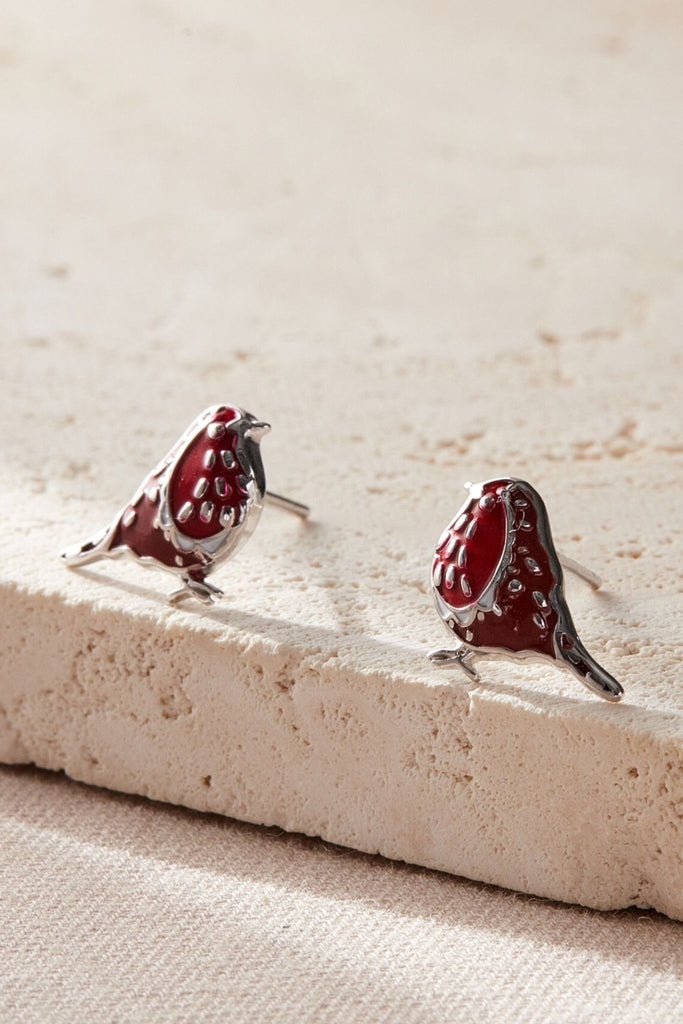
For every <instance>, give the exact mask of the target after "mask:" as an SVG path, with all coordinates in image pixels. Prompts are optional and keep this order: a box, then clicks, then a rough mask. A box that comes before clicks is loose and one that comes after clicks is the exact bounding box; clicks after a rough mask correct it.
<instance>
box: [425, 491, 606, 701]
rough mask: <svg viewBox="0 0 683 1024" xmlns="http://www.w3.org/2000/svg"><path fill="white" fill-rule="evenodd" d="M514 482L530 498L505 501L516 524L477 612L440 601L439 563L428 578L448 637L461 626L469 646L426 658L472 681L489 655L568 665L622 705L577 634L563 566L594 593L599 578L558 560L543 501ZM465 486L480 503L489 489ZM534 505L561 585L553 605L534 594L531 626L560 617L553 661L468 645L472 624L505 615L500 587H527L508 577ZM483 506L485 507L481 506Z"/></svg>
mask: <svg viewBox="0 0 683 1024" xmlns="http://www.w3.org/2000/svg"><path fill="white" fill-rule="evenodd" d="M512 482H513V483H515V484H519V485H522V486H524V487H525V488H526V489H527V490H526V491H525V493H528V494H529V500H526V499H525V498H517V499H515V501H514V507H513V505H512V502H511V501H510V500H509V499H507V498H506V501H507V504H508V508H509V510H510V513H511V514H509V516H508V522H509V523H514V524H515V525H514V527H513V528H511V529H509V531H508V536H507V540H506V543H505V548H504V550H503V553H502V555H501V557H500V561H499V563H498V566H497V568H496V570H495V572H494V574H493V577H492V579H491V581H490V583H489V584H488V585H487V587H486V590H485V591H484V593H483V594H482V595H481V597H480V598H479V600H478V601H477V603H476V605H475V606H474V607H473V606H467V607H466V608H464V609H459V608H454V607H451V606H450V605H448V604H447V603H446V602H445V601H444V600H443V599H442V597H441V595H440V593H439V592H438V587H439V586H440V584H441V576H442V571H443V567H442V565H441V563H439V568H440V569H441V572H439V573H437V572H434V573H430V576H431V579H430V585H431V590H432V595H433V598H434V601H435V604H436V608H437V611H438V613H439V616H440V617H441V619H442V621H443V623H444V625H445V626H446V628H447V629H448V630H449V632H453V631H454V629H455V627H456V624H457V626H458V627H459V628H460V629H461V630H463V631H464V633H465V637H466V639H465V641H463V640H460V646H459V647H457V648H456V649H455V650H436V651H432V652H430V653H429V655H428V657H429V659H430V660H431V661H433V662H434V663H435V664H437V665H450V664H455V665H458V667H460V668H462V669H463V670H464V671H465V672H466V673H467V674H468V675H469V676H470V677H471V678H473V679H479V676H478V674H477V673H476V671H475V670H474V668H473V667H472V666H471V664H470V663H469V661H470V659H472V658H474V657H479V656H487V657H494V658H501V657H504V658H514V659H518V660H520V661H526V660H538V659H540V660H544V661H551V662H553V663H555V664H558V663H559V664H560V665H562V664H564V665H565V666H566V667H567V668H569V669H570V670H571V671H572V672H573V673H574V674H575V675H576V676H577V677H578V678H579V679H580V680H581V681H582V682H583V683H584V684H585V685H586V686H588V687H589V688H590V689H591V690H592V691H593V692H594V693H597V694H598V695H599V696H601V697H603V698H604V699H605V700H608V701H612V702H616V701H619V700H621V697H622V695H623V688H622V687H621V685H620V684H619V683H618V682H617V681H616V680H615V679H614V678H613V677H612V676H611V675H610V674H609V673H608V672H607V671H606V670H605V669H603V668H602V666H601V665H599V664H598V663H597V662H596V661H595V659H594V658H593V657H592V656H591V655H590V654H589V653H588V651H587V650H586V649H585V647H584V646H583V644H582V642H581V641H580V639H579V637H578V635H577V632H576V628H575V626H574V623H573V621H572V619H571V615H570V613H569V608H568V606H567V604H566V601H565V599H564V591H563V574H562V566H564V567H565V568H566V569H568V570H569V571H571V572H574V573H576V575H578V576H580V577H581V578H582V579H584V580H585V581H586V582H587V583H589V584H590V585H591V586H592V587H593V588H595V589H598V588H599V587H600V585H601V580H600V577H599V576H597V575H596V574H595V573H593V572H591V570H589V569H586V568H585V567H584V566H582V565H581V564H580V563H578V562H576V561H575V560H574V559H572V558H567V557H566V556H564V555H563V556H560V555H558V553H557V552H556V550H555V547H554V544H553V541H552V538H551V536H550V532H549V524H548V518H547V512H546V510H545V506H544V504H543V502H542V500H541V498H540V495H538V494H537V492H536V491H535V490H534V489H533V488H532V487H531V486H530V485H528V484H525V482H524V481H519V480H513V481H512ZM465 486H466V488H467V489H468V490H469V491H470V496H471V498H474V499H476V498H477V497H485V496H482V491H483V488H484V487H485V486H486V485H485V484H480V485H473V484H466V485H465ZM530 504H532V505H533V506H534V511H535V512H536V517H537V523H538V530H539V535H540V540H541V543H542V545H543V548H544V550H545V552H546V553H547V555H548V558H549V562H550V566H551V570H552V573H553V577H554V578H555V579H556V580H557V583H556V586H555V587H554V589H553V592H552V593H551V594H550V595H549V598H550V603H549V600H548V599H547V598H546V595H544V594H542V593H541V592H540V591H534V593H533V597H534V601H535V603H536V605H537V606H538V607H539V611H538V612H536V613H535V614H534V615H533V621H534V623H535V625H536V626H537V627H538V628H539V629H543V628H545V626H546V623H545V619H544V617H543V614H542V612H544V611H549V610H550V606H551V604H552V607H553V608H554V610H555V613H556V615H557V625H556V627H555V632H554V648H555V657H554V658H549V657H548V656H547V655H545V654H543V653H540V652H538V651H535V650H530V651H518V650H510V649H507V648H501V647H484V646H470V644H469V642H468V641H471V640H472V639H473V636H474V634H473V633H472V632H471V631H470V630H468V629H467V627H468V626H469V625H470V624H471V623H472V622H474V620H475V619H478V620H479V621H483V618H484V617H485V615H486V614H487V613H489V612H493V614H495V615H496V616H499V617H500V616H501V615H502V614H503V612H502V609H501V608H500V606H499V605H498V604H497V603H496V601H495V595H496V593H497V591H498V588H499V586H500V585H501V583H502V582H503V581H504V580H505V579H508V582H507V587H508V589H509V590H510V591H511V592H513V593H514V592H520V591H521V590H522V589H523V587H524V584H523V583H522V582H521V581H520V580H518V579H517V578H516V576H515V575H513V576H511V577H510V575H509V573H510V571H512V572H515V569H514V567H512V566H511V565H510V561H511V557H512V545H513V541H515V539H516V536H517V534H518V532H519V531H529V530H532V529H533V525H532V523H531V522H528V521H527V520H526V518H525V514H524V510H525V509H526V508H528V507H529V506H530ZM482 507H487V506H485V505H482ZM468 518H469V515H468V513H467V511H463V513H462V514H461V515H460V516H458V518H457V520H456V521H455V523H453V524H452V526H450V527H449V528H448V529H447V530H445V531H444V533H443V534H442V535H441V537H440V539H439V544H438V545H437V549H436V550H437V552H438V551H440V550H443V548H444V546H445V545H446V543H447V542H448V539H449V537H450V535H451V533H450V531H451V530H458V529H462V527H463V526H464V525H465V523H466V522H467V520H468ZM473 528H476V522H475V521H472V522H471V523H470V524H469V526H468V527H467V528H466V531H465V533H466V536H467V537H472V535H473V533H474V529H473ZM518 550H519V552H520V553H522V552H524V550H525V549H524V547H520V548H519V549H518ZM463 552H464V549H462V550H461V552H460V554H462V553H463ZM458 561H459V558H458ZM525 564H526V567H527V568H528V569H529V571H530V572H532V573H533V574H540V573H541V570H540V567H539V566H538V564H537V563H536V562H535V560H534V559H533V558H531V557H526V558H525ZM460 567H462V566H460ZM452 568H453V565H452V563H451V565H449V566H448V568H447V569H446V586H449V570H450V569H452ZM453 583H454V579H453V577H451V579H450V587H449V589H450V588H451V587H452V586H453ZM466 583H467V588H468V589H467V590H466V589H465V584H466ZM461 585H462V587H463V593H464V594H465V596H466V597H469V596H470V594H471V588H470V587H469V583H468V582H467V580H466V577H461ZM468 591H469V592H468ZM560 638H563V639H564V640H565V641H567V642H568V643H569V646H567V644H566V643H565V644H561V643H560ZM458 639H460V637H458Z"/></svg>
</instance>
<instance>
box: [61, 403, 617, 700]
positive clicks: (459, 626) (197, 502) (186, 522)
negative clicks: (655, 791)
mask: <svg viewBox="0 0 683 1024" xmlns="http://www.w3.org/2000/svg"><path fill="white" fill-rule="evenodd" d="M268 430H270V425H269V424H268V423H264V422H263V421H262V420H258V419H256V417H255V416H252V415H251V413H248V412H245V411H244V410H243V409H240V408H237V407H236V406H227V405H216V406H212V407H211V408H209V409H206V410H205V411H204V412H203V413H201V415H200V416H198V417H197V419H195V420H194V421H193V423H191V424H190V426H189V427H188V429H187V430H186V431H185V433H184V434H183V435H182V437H181V438H180V439H179V440H178V441H177V442H176V444H175V445H173V447H172V448H171V450H170V451H169V452H168V454H167V455H166V456H165V458H164V459H162V461H161V462H160V463H159V464H158V466H156V468H155V469H153V470H152V472H151V473H150V474H149V476H147V477H146V479H145V480H144V481H143V483H142V484H141V486H140V487H139V488H138V490H137V492H136V493H135V495H134V496H133V498H132V500H131V501H130V502H129V503H128V504H127V505H125V506H124V507H123V508H122V509H121V511H120V512H119V513H118V514H117V515H116V516H115V517H114V519H113V521H112V522H111V524H110V525H109V526H108V527H107V528H106V529H104V530H102V531H101V532H100V533H98V534H96V535H95V536H94V537H92V538H90V539H89V540H87V541H86V542H85V543H84V544H81V545H78V546H76V547H73V548H67V549H66V550H65V551H64V552H62V555H61V557H62V560H63V561H64V563H65V564H66V565H67V566H69V567H77V566H82V565H85V564H87V563H88V562H93V561H95V560H97V559H100V558H105V557H109V558H113V557H116V556H118V555H123V554H128V555H131V556H133V557H135V558H137V559H138V560H139V561H141V562H142V563H143V564H147V565H161V566H162V567H164V568H166V569H168V570H170V571H171V572H174V573H175V574H176V575H177V576H179V578H180V580H181V582H182V587H181V588H180V589H179V590H176V591H174V592H173V593H172V594H171V597H170V600H171V601H172V602H178V601H180V600H183V599H184V598H186V597H195V598H197V599H198V600H200V601H202V602H204V603H207V604H210V603H211V602H213V601H214V600H215V599H216V598H219V597H221V596H222V592H221V591H220V590H219V589H218V588H217V587H214V586H213V585H212V584H211V583H209V582H208V580H207V576H208V575H209V573H210V572H212V571H213V569H214V568H215V566H216V565H217V564H218V563H219V562H222V561H224V560H225V559H226V558H228V557H229V556H230V555H232V554H234V552H235V550H236V549H237V547H238V545H240V544H241V543H243V542H244V541H245V540H246V539H247V537H249V536H250V535H251V533H252V532H253V530H254V528H255V526H256V524H257V522H258V519H259V516H260V514H261V511H262V509H263V506H264V503H266V502H268V503H269V504H271V505H275V506H277V507H280V508H282V509H285V510H287V511H290V512H294V513H296V514H297V515H299V516H301V517H303V518H306V517H307V516H308V514H309V511H310V510H309V508H308V506H307V505H302V504H300V503H299V502H296V501H292V500H290V499H289V498H283V497H281V496H280V495H277V494H274V493H273V492H272V491H267V490H266V478H265V473H264V469H263V461H262V459H261V450H260V442H261V438H262V437H263V436H264V434H266V433H267V431H268ZM467 487H468V489H469V498H468V500H467V501H466V502H465V504H464V505H463V507H462V508H461V509H460V510H459V512H458V513H457V514H456V516H455V517H454V519H453V520H452V521H451V523H450V524H449V525H448V527H447V528H446V530H445V531H444V532H443V534H442V535H441V537H440V538H439V541H438V544H437V546H436V552H435V554H434V559H433V563H432V571H431V588H432V594H433V597H434V601H435V604H436V609H437V611H438V613H439V616H440V617H441V620H442V621H443V623H444V624H445V626H446V628H447V629H448V630H449V632H451V633H453V634H454V635H455V636H456V638H457V639H458V640H459V645H458V647H457V648H456V649H455V650H439V651H432V653H431V654H430V655H429V657H430V659H431V660H432V661H433V662H435V663H436V664H439V665H457V666H459V667H460V668H462V669H463V671H465V672H466V673H467V674H468V675H469V676H471V677H472V678H473V679H478V678H479V676H478V675H477V672H476V670H475V669H474V668H473V666H472V664H471V661H472V658H473V657H475V656H478V655H490V656H506V657H514V658H542V659H545V660H550V661H552V662H555V663H557V664H559V665H560V666H562V667H565V668H567V669H569V670H570V671H571V672H573V673H574V675H575V676H577V677H578V678H579V679H580V680H581V681H582V682H583V683H584V684H585V685H586V686H588V687H589V688H590V689H591V690H592V691H593V692H594V693H597V694H598V695H599V696H600V697H604V698H605V699H606V700H609V701H618V700H620V699H621V697H622V694H623V689H622V687H621V686H620V684H619V683H618V682H617V681H616V679H613V678H612V676H611V675H610V674H609V673H608V672H606V671H605V669H604V668H602V666H601V665H599V664H598V663H597V662H596V661H595V659H594V658H592V657H591V655H590V654H589V653H588V651H587V650H586V649H585V647H584V646H583V644H582V643H581V641H580V639H579V637H578V635H577V632H576V629H575V627H574V623H573V622H572V618H571V615H570V612H569V608H568V606H567V602H566V600H565V597H564V588H563V572H562V566H563V565H564V567H565V568H567V569H571V570H572V571H574V572H577V573H578V574H579V575H580V576H582V577H583V578H584V579H585V580H587V581H588V582H589V583H590V584H591V585H592V586H594V587H596V588H597V587H598V586H599V585H600V581H599V579H598V578H597V577H596V576H594V575H593V574H592V573H590V572H589V571H588V570H586V569H583V568H582V567H581V566H579V565H578V564H577V563H576V562H574V561H572V560H571V559H567V558H563V559H562V560H561V559H560V557H559V556H558V554H557V552H556V550H555V546H554V544H553V540H552V536H551V533H550V524H549V521H548V513H547V511H546V508H545V505H544V503H543V501H542V499H541V496H540V495H539V494H538V492H537V491H536V490H535V489H534V488H533V487H532V486H531V484H528V483H526V482H525V481H524V480H517V479H513V478H510V479H499V480H489V481H487V482H486V483H482V484H468V485H467Z"/></svg>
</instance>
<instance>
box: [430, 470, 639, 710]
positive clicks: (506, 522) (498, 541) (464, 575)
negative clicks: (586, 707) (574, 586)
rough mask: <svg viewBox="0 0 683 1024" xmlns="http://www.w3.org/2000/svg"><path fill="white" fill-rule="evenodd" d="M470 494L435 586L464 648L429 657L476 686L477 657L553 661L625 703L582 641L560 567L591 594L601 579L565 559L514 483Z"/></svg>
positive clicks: (491, 484)
mask: <svg viewBox="0 0 683 1024" xmlns="http://www.w3.org/2000/svg"><path fill="white" fill-rule="evenodd" d="M467 487H468V490H469V492H470V497H469V499H468V500H467V501H466V502H465V504H464V505H463V507H462V508H461V509H460V511H459V512H458V513H457V515H456V516H455V517H454V519H453V520H452V522H451V523H450V524H449V525H448V527H447V528H446V530H445V531H444V532H443V534H442V535H441V537H440V538H439V542H438V544H437V547H436V552H435V554H434V560H433V563H432V580H431V582H432V593H433V596H434V601H435V603H436V608H437V611H438V613H439V615H440V616H441V619H442V620H443V622H444V625H445V626H446V627H447V629H448V630H450V632H452V633H454V634H455V635H456V637H457V638H458V640H459V641H460V646H459V647H458V648H457V649H456V650H452V651H432V653H431V654H430V655H429V657H430V658H431V660H432V661H434V662H437V663H438V664H453V663H457V664H459V665H460V667H461V668H463V669H464V670H465V671H466V672H468V673H469V674H470V675H471V676H472V677H474V678H475V679H478V678H479V677H478V675H477V673H476V671H475V670H474V668H473V667H472V665H471V664H470V659H471V658H472V657H474V656H476V655H503V656H508V657H513V658H534V657H535V658H544V659H546V660H548V659H549V660H551V661H554V662H556V663H557V664H559V665H560V666H563V667H565V668H567V669H569V670H570V671H571V672H573V673H574V675H575V676H577V677H578V678H579V679H580V680H581V682H582V683H584V684H585V685H586V686H587V687H589V689H591V690H592V691H593V692H594V693H597V694H598V695H599V696H600V697H604V698H605V700H609V701H618V700H621V697H622V694H623V692H624V691H623V688H622V686H621V685H620V684H619V683H618V682H617V681H616V679H614V678H613V677H612V676H611V675H610V674H609V672H607V671H605V669H604V668H602V666H601V665H599V664H598V663H597V661H595V659H594V658H592V657H591V655H590V654H589V653H588V651H587V650H586V648H585V647H584V646H583V644H582V643H581V641H580V639H579V637H578V635H577V632H576V629H575V627H574V623H573V622H572V617H571V615H570V613H569V608H568V607H567V602H566V601H565V597H564V589H563V575H562V564H564V566H565V568H567V569H571V570H572V571H574V572H577V573H578V574H579V575H580V576H582V577H583V578H584V579H585V580H587V581H588V582H589V583H590V584H591V585H592V586H593V587H596V588H597V587H598V586H600V580H599V578H598V577H597V576H595V575H594V574H593V573H590V572H589V571H588V570H586V569H584V568H583V567H582V566H580V565H578V563H576V562H574V561H573V560H571V559H568V558H562V560H561V559H560V557H559V556H558V554H557V552H556V550H555V546H554V544H553V540H552V536H551V533H550V523H549V521H548V513H547V511H546V508H545V505H544V503H543V500H542V499H541V496H540V494H539V493H538V491H536V490H535V489H534V488H533V487H532V486H531V484H528V483H526V481H524V480H516V479H502V480H488V481H486V483H482V484H468V485H467Z"/></svg>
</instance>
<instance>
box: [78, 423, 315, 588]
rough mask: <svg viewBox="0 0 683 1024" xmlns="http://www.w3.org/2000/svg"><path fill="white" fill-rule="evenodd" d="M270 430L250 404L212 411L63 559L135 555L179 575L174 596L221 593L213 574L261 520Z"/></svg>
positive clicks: (92, 559) (81, 561)
mask: <svg viewBox="0 0 683 1024" xmlns="http://www.w3.org/2000/svg"><path fill="white" fill-rule="evenodd" d="M268 430H270V425H269V424H268V423H264V422H262V421H261V420H258V419H256V417H255V416H252V415H251V413H248V412H245V411H244V410H243V409H239V408H236V407H234V406H228V405H215V406H212V407H210V408H209V409H206V410H205V411H204V412H203V413H201V415H199V416H198V417H197V418H196V419H195V420H194V422H193V423H192V424H191V425H190V426H189V427H188V429H187V430H186V431H185V433H184V434H183V436H182V437H181V438H180V440H179V441H178V442H177V443H176V444H175V445H174V446H173V447H172V448H171V450H170V451H169V452H168V454H167V455H166V456H165V458H164V459H162V461H161V462H160V463H159V465H158V466H157V467H156V468H155V469H153V470H152V472H151V473H150V474H149V476H147V477H146V478H145V480H144V481H143V483H142V484H141V486H140V487H139V488H138V490H137V491H136V493H135V495H134V496H133V498H132V499H131V500H130V502H128V504H127V505H125V506H124V507H123V508H122V509H121V511H120V512H119V513H118V515H116V516H115V518H114V520H113V521H112V522H111V524H110V525H109V526H107V527H106V529H104V530H102V531H101V532H100V533H98V534H96V535H95V536H94V537H92V538H91V539H90V540H87V541H86V542H85V543H84V544H81V545H79V546H77V547H73V548H67V549H66V550H65V551H63V552H62V555H61V557H62V559H63V561H64V562H65V564H66V565H67V566H70V567H74V566H81V565H86V564H87V563H88V562H93V561H95V560H96V559H99V558H103V557H116V556H117V555H120V554H126V553H130V554H133V555H135V556H136V557H137V558H138V559H140V560H142V561H143V562H144V563H147V564H157V565H160V566H162V567H164V568H165V569H169V570H171V571H172V572H174V573H176V574H177V575H179V576H180V578H181V580H182V582H183V587H182V588H181V589H180V590H178V591H176V592H175V593H174V594H172V595H171V600H178V599H180V598H183V597H186V596H189V595H192V596H194V597H196V598H198V599H199V600H200V601H203V602H204V603H211V602H212V601H213V600H214V598H216V597H220V596H222V592H221V591H220V590H218V588H217V587H214V586H212V585H211V584H210V583H208V582H207V580H206V577H207V575H208V574H209V572H211V571H212V570H213V568H214V567H215V565H216V564H217V563H218V562H220V561H222V560H224V559H225V558H226V557H227V556H228V555H230V554H232V553H233V552H234V551H235V549H236V547H237V546H238V544H240V543H242V542H243V541H244V540H245V539H246V538H247V537H248V536H249V535H250V534H251V533H252V531H253V530H254V527H255V526H256V523H257V522H258V519H259V516H260V514H261V510H262V508H263V503H264V499H265V496H266V481H265V473H264V469H263V462H262V460H261V452H260V446H259V445H260V440H261V438H262V437H263V435H264V434H265V433H266V432H267V431H268ZM282 500H283V501H284V499H282ZM291 504H292V505H296V503H291ZM299 508H300V509H303V508H305V506H299ZM306 511H307V510H306Z"/></svg>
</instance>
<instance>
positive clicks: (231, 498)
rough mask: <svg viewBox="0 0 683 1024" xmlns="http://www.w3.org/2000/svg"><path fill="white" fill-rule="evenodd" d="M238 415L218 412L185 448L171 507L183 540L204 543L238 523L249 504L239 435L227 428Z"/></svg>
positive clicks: (228, 410)
mask: <svg viewBox="0 0 683 1024" xmlns="http://www.w3.org/2000/svg"><path fill="white" fill-rule="evenodd" d="M238 416H239V413H238V411H237V410H236V409H232V408H229V407H227V406H223V407H221V408H220V409H219V410H217V412H216V413H215V414H214V415H213V417H212V418H211V420H210V421H209V422H207V423H206V424H204V425H203V426H202V427H201V428H200V429H199V430H198V432H197V434H196V435H195V437H194V438H193V439H192V441H191V442H190V443H189V445H188V446H187V448H186V449H185V451H184V452H183V454H182V455H181V457H180V459H179V460H178V464H177V466H176V468H175V470H174V471H173V475H172V477H171V480H170V484H169V504H170V509H171V515H172V517H173V521H174V522H175V524H176V525H177V527H178V529H179V530H180V531H181V532H182V533H184V534H185V535H186V536H187V537H192V538H193V539H195V540H204V539H205V538H207V537H211V536H213V535H214V534H216V533H219V532H221V531H222V530H224V529H226V528H227V527H230V526H232V525H235V523H236V522H238V521H239V519H240V515H241V508H242V505H243V503H244V502H245V501H246V500H247V497H248V495H247V492H246V490H245V489H244V486H243V482H240V477H243V476H244V469H243V467H242V466H241V465H240V463H239V460H238V458H237V452H236V445H237V435H236V434H235V433H234V432H233V431H232V430H230V428H229V426H228V424H229V423H230V422H231V421H232V420H234V419H235V418H237V417H238Z"/></svg>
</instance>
